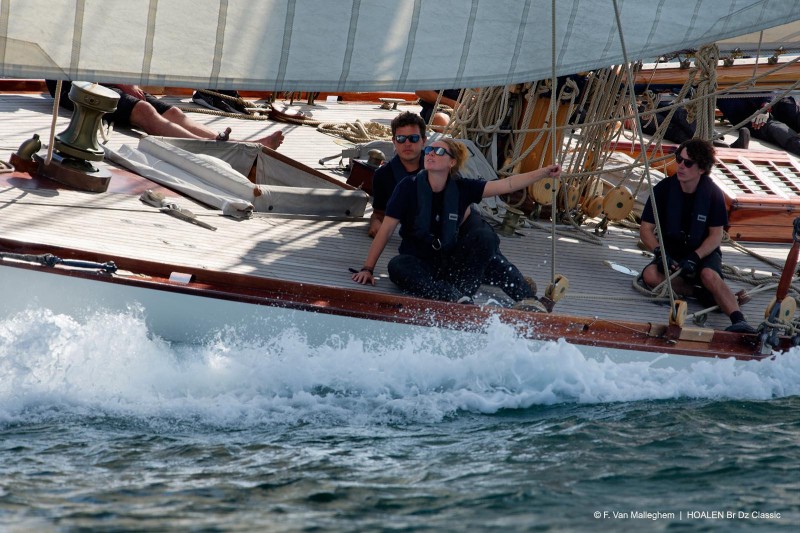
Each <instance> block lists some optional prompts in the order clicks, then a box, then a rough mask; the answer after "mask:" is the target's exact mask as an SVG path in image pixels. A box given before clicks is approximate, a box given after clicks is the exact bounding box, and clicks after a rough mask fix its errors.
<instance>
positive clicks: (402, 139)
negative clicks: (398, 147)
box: [394, 133, 422, 144]
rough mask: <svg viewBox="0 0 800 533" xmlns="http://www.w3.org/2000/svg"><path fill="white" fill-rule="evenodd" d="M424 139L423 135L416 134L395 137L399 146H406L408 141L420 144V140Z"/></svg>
mask: <svg viewBox="0 0 800 533" xmlns="http://www.w3.org/2000/svg"><path fill="white" fill-rule="evenodd" d="M421 138H422V136H421V135H418V134H416V133H415V134H414V135H395V136H394V140H395V141H397V142H398V143H399V144H405V142H406V139H408V140H409V141H411V142H412V143H418V142H419V140H420V139H421Z"/></svg>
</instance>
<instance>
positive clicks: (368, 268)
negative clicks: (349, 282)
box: [361, 266, 375, 275]
mask: <svg viewBox="0 0 800 533" xmlns="http://www.w3.org/2000/svg"><path fill="white" fill-rule="evenodd" d="M365 270H366V271H367V272H369V273H370V275H375V269H374V268H370V267H368V266H363V267H361V272H364V271H365Z"/></svg>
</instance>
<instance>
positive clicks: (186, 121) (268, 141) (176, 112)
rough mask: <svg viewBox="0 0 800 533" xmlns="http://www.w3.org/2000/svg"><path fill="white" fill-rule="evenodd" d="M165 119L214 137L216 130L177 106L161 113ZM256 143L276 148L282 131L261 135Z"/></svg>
mask: <svg viewBox="0 0 800 533" xmlns="http://www.w3.org/2000/svg"><path fill="white" fill-rule="evenodd" d="M162 116H163V117H164V118H166V119H167V120H169V121H171V122H173V123H175V124H177V125H178V126H181V127H182V128H184V129H186V130H187V131H190V132H192V133H194V134H195V135H197V136H198V137H201V138H203V139H216V138H217V134H218V133H217V132H216V131H214V130H212V129H210V128H209V127H207V126H206V125H205V124H200V123H199V122H195V121H194V120H192V119H190V118H189V117H187V116H186V113H184V112H183V111H181V110H180V109H178V108H177V107H173V108H171V109H170V110H168V111H167V112H166V113H164V114H163V115H162ZM255 142H257V143H259V144H263V145H264V146H266V147H267V148H272V149H273V150H277V149H278V147H279V146H280V145H281V144H282V143H283V132H282V131H276V132H275V133H273V134H271V135H268V136H266V137H263V138H261V139H256V141H255Z"/></svg>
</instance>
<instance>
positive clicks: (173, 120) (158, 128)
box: [131, 101, 283, 150]
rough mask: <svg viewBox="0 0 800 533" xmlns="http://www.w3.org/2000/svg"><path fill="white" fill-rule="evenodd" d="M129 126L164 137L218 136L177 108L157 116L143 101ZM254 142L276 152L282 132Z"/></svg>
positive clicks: (214, 137) (196, 137) (204, 137)
mask: <svg viewBox="0 0 800 533" xmlns="http://www.w3.org/2000/svg"><path fill="white" fill-rule="evenodd" d="M131 124H133V125H134V126H136V127H137V128H141V129H142V130H144V131H145V133H149V134H151V135H164V136H166V137H181V138H186V139H212V140H213V139H216V138H217V135H218V132H216V131H214V130H212V129H211V128H209V127H207V126H206V125H204V124H200V123H199V122H195V121H194V120H192V119H190V118H189V117H187V116H186V114H185V113H184V112H183V111H181V110H180V109H178V108H177V107H173V108H171V109H168V110H167V111H166V112H165V113H164V114H163V115H159V114H158V112H157V111H156V110H155V108H154V107H153V106H151V105H150V104H148V103H147V102H145V101H141V102H139V103H137V104H136V105H135V106H134V108H133V112H132V113H131ZM255 142H257V143H260V144H263V145H264V146H266V147H267V148H272V149H273V150H277V149H278V147H279V146H280V145H281V144H282V143H283V132H282V131H276V132H275V133H273V134H271V135H268V136H266V137H263V138H261V139H257V140H256V141H255Z"/></svg>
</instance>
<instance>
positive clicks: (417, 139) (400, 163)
mask: <svg viewBox="0 0 800 533" xmlns="http://www.w3.org/2000/svg"><path fill="white" fill-rule="evenodd" d="M391 128H392V144H393V145H394V153H395V155H394V157H393V158H392V159H391V160H390V161H389V162H388V163H387V164H385V165H383V166H381V167H380V168H379V169H378V170H376V171H375V174H374V175H373V177H372V194H373V198H372V216H371V217H370V219H369V236H370V237H375V235H376V234H377V233H378V230H379V229H380V227H381V222H383V217H384V216H385V214H386V204H388V203H389V198H391V196H392V192H394V188H395V187H396V186H397V184H398V183H400V182H401V181H403V178H405V177H406V176H416V175H417V172H419V171H420V170H422V167H423V159H422V148H423V147H424V146H425V121H424V120H422V117H420V116H419V115H417V114H415V113H411V112H409V111H406V112H404V113H400V114H399V115H397V116H396V117H394V119H392V122H391Z"/></svg>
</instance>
